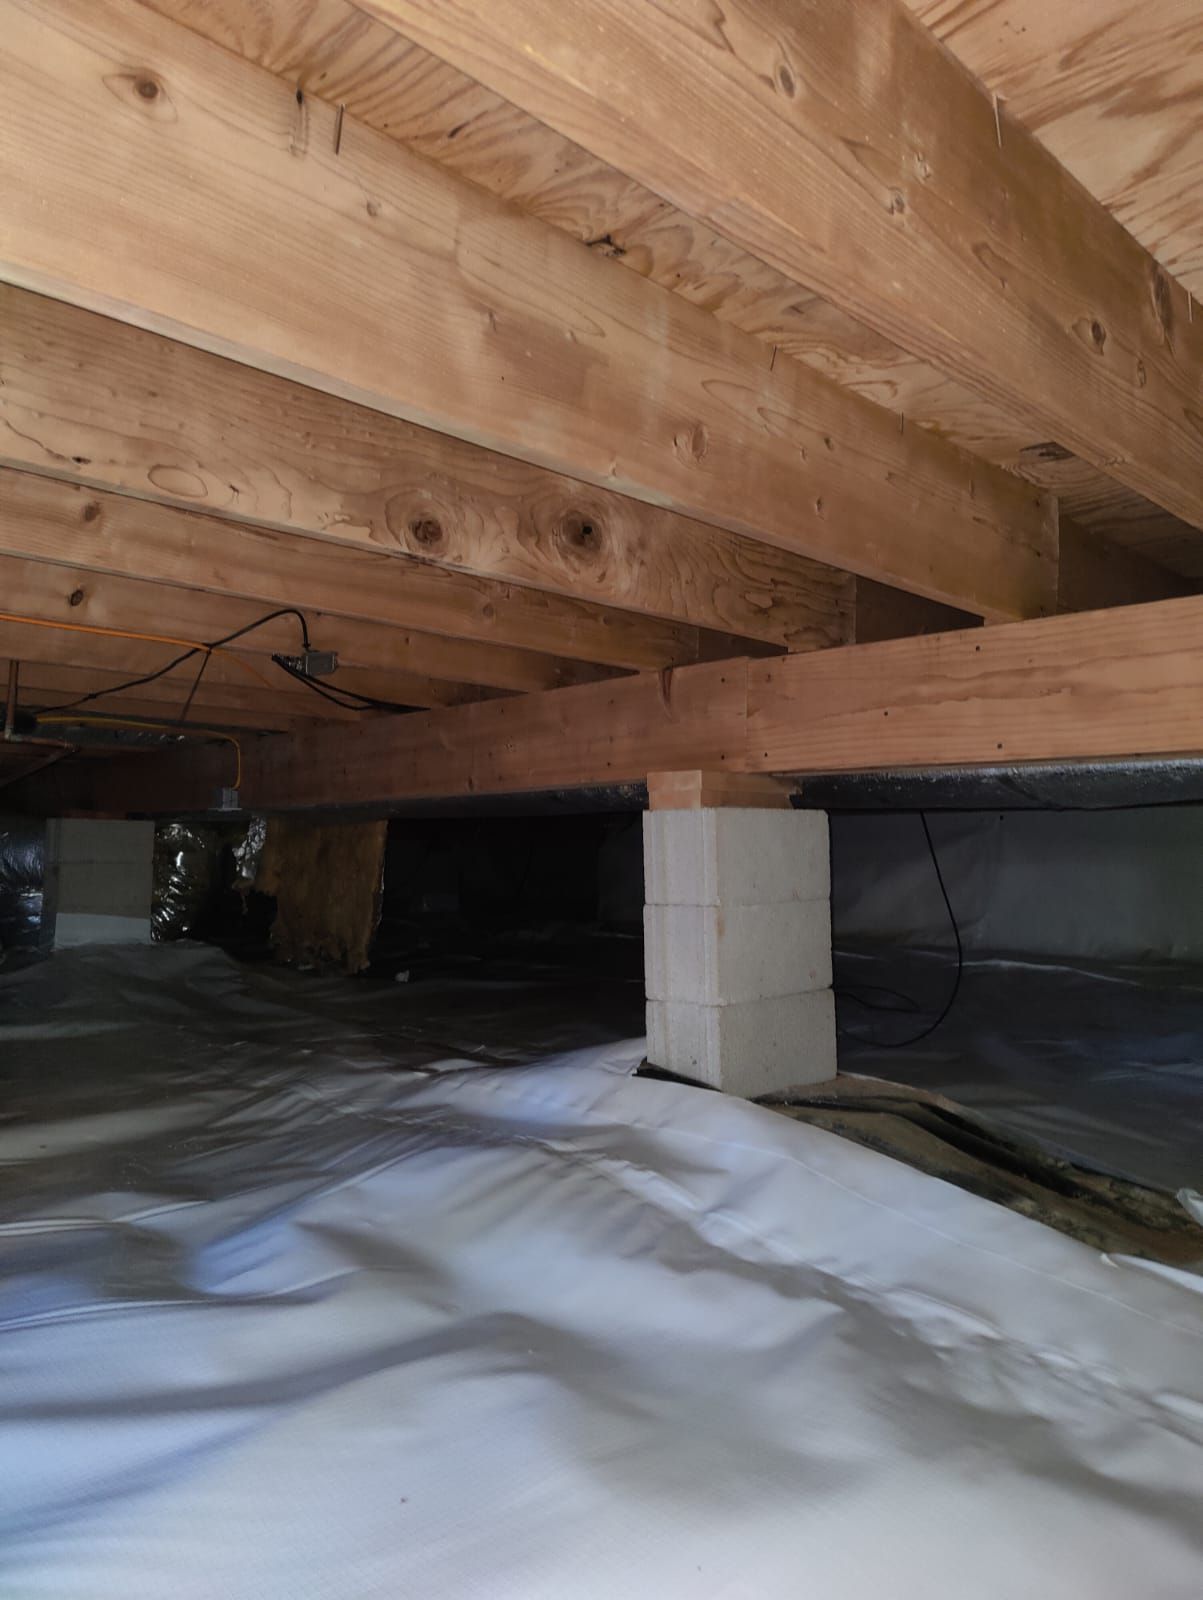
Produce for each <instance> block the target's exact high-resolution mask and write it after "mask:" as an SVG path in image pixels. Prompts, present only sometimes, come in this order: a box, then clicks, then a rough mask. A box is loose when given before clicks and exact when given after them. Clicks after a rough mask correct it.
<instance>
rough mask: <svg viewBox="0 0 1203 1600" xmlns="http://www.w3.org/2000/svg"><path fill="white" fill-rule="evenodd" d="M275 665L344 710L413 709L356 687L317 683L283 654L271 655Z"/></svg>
mask: <svg viewBox="0 0 1203 1600" xmlns="http://www.w3.org/2000/svg"><path fill="white" fill-rule="evenodd" d="M272 660H273V661H274V662H275V663H276V665H277V666H278V667H279V668H280V669H281V670H282V671H283V672H286V673H287V674H288V676H289V677H290V678H295V679H296V681H297V682H298V683H303V684H304V685H305V687H306V688H307V689H312V690H313V692H314V694H320V695H321V697H322V699H323V700H329V701H331V702H332V703H333V704H334V705H336V706H341V707H342V708H343V710H344V711H413V710H414V709H415V708H414V707H413V706H407V705H402V704H401V703H400V702H399V701H396V700H377V699H376V698H375V696H374V695H370V694H360V693H359V691H358V690H357V689H343V688H340V687H339V685H338V684H333V683H318V681H317V680H316V678H311V677H309V675H308V674H307V673H304V672H300V671H298V670H297V668H296V667H294V666H293V664H292V663H291V661H289V660H287V659H286V657H284V656H277V655H274V656H272Z"/></svg>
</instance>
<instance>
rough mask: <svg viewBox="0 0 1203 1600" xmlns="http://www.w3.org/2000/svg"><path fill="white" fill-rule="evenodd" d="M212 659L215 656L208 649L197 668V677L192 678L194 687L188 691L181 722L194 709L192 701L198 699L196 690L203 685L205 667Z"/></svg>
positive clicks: (184, 720)
mask: <svg viewBox="0 0 1203 1600" xmlns="http://www.w3.org/2000/svg"><path fill="white" fill-rule="evenodd" d="M212 659H213V657H212V655H211V653H210V652H209V651H208V650H206V651H205V653H204V655H202V656H201V664H200V666H199V667H198V668H197V669H196V677H195V678H193V680H192V687H191V689H189V691H188V698H187V700H185V701H184V709H183V710H182V711H181V712H180V721H181V722H187V720H188V713H189V712H190V711H191V710H192V702H193V701H194V700H195V699H196V691H197V690H198V689H199V688H200V686H201V679H202V678H203V677H204V675H205V668H206V667H207V666H208V665H209V662H210V661H211V660H212Z"/></svg>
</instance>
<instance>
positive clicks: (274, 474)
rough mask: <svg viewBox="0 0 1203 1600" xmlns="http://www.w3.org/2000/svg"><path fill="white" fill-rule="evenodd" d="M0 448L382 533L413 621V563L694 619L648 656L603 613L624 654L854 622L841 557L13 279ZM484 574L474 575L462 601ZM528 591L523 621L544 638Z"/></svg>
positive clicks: (379, 569)
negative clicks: (390, 411)
mask: <svg viewBox="0 0 1203 1600" xmlns="http://www.w3.org/2000/svg"><path fill="white" fill-rule="evenodd" d="M0 461H3V462H5V463H6V464H7V465H9V466H16V467H28V468H32V469H33V470H34V471H37V472H43V473H50V474H52V475H54V476H56V477H62V478H68V479H71V480H74V481H77V482H82V483H88V484H92V485H95V486H97V487H100V488H108V489H116V490H120V491H122V492H124V493H127V494H134V495H138V496H141V497H142V498H144V499H147V500H155V501H161V502H165V503H170V504H175V505H178V506H184V507H186V508H187V509H189V510H191V511H206V512H212V513H214V514H216V515H218V516H222V517H233V518H235V519H237V520H240V521H246V522H253V523H256V524H259V525H261V526H267V527H269V528H273V529H281V530H287V531H291V532H294V533H304V534H312V535H315V536H317V537H319V538H321V539H323V540H329V541H332V542H334V543H335V544H337V545H339V546H346V545H350V546H352V547H354V548H355V549H357V550H360V551H365V550H366V551H371V552H372V553H373V554H374V555H375V557H376V560H375V562H374V563H372V564H371V567H372V577H371V579H370V581H369V582H368V583H367V584H366V585H365V586H364V587H365V588H366V590H367V593H368V594H370V595H375V596H376V607H377V609H375V610H370V611H368V612H366V613H363V612H362V607H363V604H364V602H363V600H362V599H360V601H359V602H358V603H359V606H360V611H361V614H366V615H371V616H376V617H377V618H378V619H379V620H382V621H391V620H397V619H395V618H392V617H389V616H387V615H385V616H382V615H381V613H380V611H379V605H380V597H381V595H382V594H383V595H385V596H388V595H390V594H396V593H400V594H402V595H404V597H405V599H404V615H403V617H402V618H401V619H400V620H402V621H403V622H404V623H405V624H406V625H416V626H421V622H420V621H419V620H418V618H419V617H421V616H422V615H424V612H423V611H422V610H421V609H420V604H419V608H418V610H417V613H416V615H415V600H414V598H413V596H412V595H411V594H410V590H411V589H412V588H413V587H414V585H415V584H416V585H418V586H419V588H420V586H421V585H422V582H423V573H422V572H421V571H419V570H418V564H419V563H421V564H422V566H423V567H424V568H426V569H428V570H429V569H437V568H442V569H448V570H449V571H452V572H457V573H471V574H473V575H475V576H477V577H482V578H493V579H498V580H501V581H502V582H505V583H511V582H512V583H517V584H522V585H526V586H529V587H531V588H535V589H540V590H545V591H547V592H548V593H551V594H557V595H568V596H572V597H579V598H581V599H584V600H588V601H593V602H597V603H599V604H601V605H604V606H606V607H607V608H608V607H612V606H621V607H624V608H629V609H630V610H632V611H638V612H643V613H646V614H648V615H649V616H654V617H658V618H666V619H668V620H669V621H673V622H679V623H683V624H685V625H686V626H685V629H684V631H683V633H682V634H681V635H680V636H677V635H674V633H673V631H672V630H671V629H663V628H658V627H656V628H649V629H647V630H646V633H647V639H646V642H645V643H644V644H643V646H642V649H641V651H640V652H639V653H640V656H641V658H640V659H638V660H632V659H630V657H631V654H632V646H631V645H630V644H629V643H627V642H626V641H627V639H628V636H630V635H632V634H634V633H635V631H636V630H635V626H634V624H633V623H632V622H631V621H630V620H629V619H628V620H627V621H626V622H625V624H624V626H623V627H622V628H616V627H613V626H612V627H611V628H610V629H609V630H608V631H609V635H610V636H611V637H610V638H607V639H606V640H605V641H604V648H608V649H609V650H610V651H611V652H613V650H614V649H615V644H614V642H613V637H614V636H617V638H618V640H619V641H620V642H619V645H618V648H619V649H621V650H623V651H625V657H624V658H620V659H619V660H618V661H617V662H616V664H617V665H622V666H634V667H640V666H643V667H646V666H666V665H670V664H672V663H673V662H674V661H675V662H684V661H686V660H696V659H698V655H699V651H698V650H697V649H696V648H693V649H692V653H688V650H689V646H690V645H691V644H692V643H693V641H694V637H695V636H694V635H693V632H692V630H693V629H695V628H703V629H712V630H718V631H719V632H721V633H727V634H733V635H738V636H740V638H741V639H747V640H758V641H760V642H762V643H764V644H767V645H774V646H779V647H781V648H782V649H790V650H807V649H815V648H822V647H825V646H827V645H831V644H840V643H843V642H845V640H846V639H847V637H848V617H847V597H848V592H849V589H850V586H851V583H852V579H851V578H850V577H849V576H848V575H847V574H845V573H842V572H836V571H835V570H834V569H832V568H830V567H824V566H821V565H819V564H818V563H817V562H813V561H807V560H806V559H805V558H804V557H802V556H797V555H793V554H791V553H790V552H789V551H784V550H777V549H774V548H771V547H770V546H768V545H764V544H758V543H756V542H754V541H753V540H751V539H744V538H741V537H739V536H738V535H736V534H731V533H727V532H725V531H724V530H722V529H719V528H711V527H708V526H706V525H705V524H704V523H700V522H695V521H691V520H690V519H688V518H686V517H681V516H678V515H676V514H675V513H674V512H672V511H665V510H662V509H660V508H659V507H656V506H649V505H645V504H643V503H642V502H641V501H638V500H632V499H630V498H629V497H627V496H625V495H618V494H614V493H613V492H612V491H610V490H607V489H599V488H597V487H595V486H593V485H589V484H583V483H579V482H576V481H575V480H573V479H571V478H565V477H562V476H560V475H559V474H556V473H553V472H547V471H545V470H543V469H542V468H539V467H531V466H528V465H527V464H526V463H525V462H521V461H515V460H513V459H511V458H509V457H507V456H501V455H497V454H495V453H493V452H491V451H485V450H481V449H479V448H478V447H477V446H475V445H471V444H464V443H463V442H462V441H460V440H458V439H452V438H448V437H447V436H446V435H445V434H438V433H432V432H430V431H429V430H428V429H425V428H416V427H414V426H413V424H412V423H408V422H403V421H400V420H399V419H397V418H395V417H390V416H383V415H381V413H380V412H377V411H369V410H367V409H365V408H364V407H362V406H354V405H350V404H349V403H348V402H347V401H345V400H340V399H338V398H337V397H336V396H334V395H328V394H323V393H320V392H319V391H317V390H314V389H307V388H303V387H302V386H301V385H299V384H295V383H289V382H288V381H287V380H286V379H283V378H277V377H275V376H273V375H272V374H271V373H266V372H258V371H255V370H254V369H252V368H249V367H244V366H240V365H239V364H238V363H237V362H233V361H226V360H223V359H222V358H221V357H219V356H212V355H210V354H208V352H206V351H203V350H194V349H191V348H189V347H188V346H186V345H181V344H177V343H175V342H174V341H172V340H169V339H163V338H160V337H159V336H158V335H157V334H153V333H147V332H145V331H144V330H142V329H140V328H132V327H128V326H127V325H126V324H124V323H121V322H116V321H114V320H113V319H112V318H109V317H100V316H97V315H95V314H94V313H92V312H88V311H81V310H80V309H79V308H78V307H75V306H70V305H64V304H62V303H61V302H59V301H56V300H48V299H46V298H45V297H44V296H41V295H35V294H29V293H27V292H25V291H24V290H21V289H14V288H12V287H11V286H9V285H0ZM276 543H278V541H277V542H276ZM293 548H294V549H295V546H294V547H293ZM385 555H392V556H394V557H401V558H402V559H401V560H400V561H399V563H398V564H397V565H396V566H394V567H392V568H391V569H390V568H389V567H388V566H387V565H386V564H385V562H384V560H383V559H382V557H383V556H385ZM214 565H215V566H217V567H218V568H219V569H220V568H221V565H222V564H221V562H220V561H217V562H215V563H214ZM275 565H276V566H277V570H278V563H276V564H275ZM226 570H227V571H231V570H237V569H233V568H229V567H227V568H226ZM338 570H339V563H338V562H337V561H336V560H335V559H334V557H333V554H331V556H330V559H329V561H328V562H327V564H326V571H327V572H337V571H338ZM390 577H391V578H392V579H393V580H395V581H393V582H391V583H390V582H388V581H387V580H388V579H389V578H390ZM442 587H443V592H445V593H450V594H454V593H455V592H456V591H455V586H454V585H453V584H451V583H449V582H446V581H444V583H443V586H442ZM480 587H481V586H480V585H465V586H463V591H462V592H463V593H464V597H465V606H466V608H471V607H472V605H473V601H474V599H475V596H476V594H477V592H478V591H479V589H480ZM505 593H506V591H505V590H501V589H499V591H498V598H497V599H496V600H495V602H494V604H495V609H496V608H497V607H498V606H500V605H501V604H503V603H504V596H505ZM418 598H419V602H420V600H421V595H419V597H418ZM328 609H331V610H337V609H339V608H338V606H336V605H335V604H333V602H331V603H330V604H329V606H328ZM534 609H535V607H534V605H533V604H530V605H528V606H527V608H526V612H525V614H524V616H523V617H522V618H521V619H520V621H521V626H522V630H523V637H524V638H525V639H527V640H529V642H530V643H531V644H534V645H535V646H536V648H537V647H538V640H539V639H540V637H541V635H540V633H539V632H538V630H537V628H536V623H537V621H538V618H537V617H535V616H532V615H531V613H532V612H533V611H534ZM569 609H570V608H564V607H559V608H557V607H555V606H552V605H549V606H547V610H548V611H549V613H550V614H551V616H552V618H553V620H554V619H555V618H556V617H557V616H559V615H560V614H562V613H563V612H564V611H566V610H569ZM611 616H612V613H611V612H610V611H609V610H607V611H606V612H604V613H602V614H601V617H600V618H599V623H604V622H605V620H606V619H608V618H610V617H611ZM582 631H583V632H587V630H586V629H582ZM597 631H598V632H599V633H602V632H605V630H604V629H603V628H602V627H601V626H599V628H598V630H597ZM551 648H553V649H555V650H561V649H562V642H557V643H555V644H554V645H552V646H551ZM597 648H598V647H597V646H594V654H593V655H592V656H591V657H590V659H598V656H597V653H596V652H597ZM701 653H702V654H703V655H704V654H705V652H704V651H703V652H701ZM725 653H727V654H732V653H736V654H737V653H739V651H738V650H736V651H731V650H728V651H726V652H725ZM602 659H605V658H604V657H603V658H602ZM565 681H566V680H565ZM520 687H523V688H530V687H533V685H531V684H523V685H520ZM541 687H544V688H546V687H550V685H549V684H543V685H541Z"/></svg>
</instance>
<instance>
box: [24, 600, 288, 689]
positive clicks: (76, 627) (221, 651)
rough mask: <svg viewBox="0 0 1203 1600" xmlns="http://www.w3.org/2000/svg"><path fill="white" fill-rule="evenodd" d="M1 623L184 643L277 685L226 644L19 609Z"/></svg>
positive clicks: (153, 642)
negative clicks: (52, 618) (48, 617)
mask: <svg viewBox="0 0 1203 1600" xmlns="http://www.w3.org/2000/svg"><path fill="white" fill-rule="evenodd" d="M0 622H20V623H24V624H25V625H26V626H27V627H30V628H62V629H63V630H64V631H65V632H67V633H92V634H100V635H101V636H102V637H103V638H106V639H140V640H141V641H142V642H143V643H144V644H174V645H183V646H184V647H185V648H186V649H188V650H203V651H204V652H205V654H206V655H207V656H212V655H223V656H229V658H230V660H231V661H233V662H234V664H235V665H236V666H239V667H241V668H242V670H243V671H244V672H249V673H250V675H251V677H252V678H256V679H258V681H259V682H260V683H262V684H266V685H267V687H268V688H269V689H275V688H278V687H279V686H278V684H276V683H273V682H272V680H271V679H270V678H269V677H268V676H267V675H266V674H265V673H262V672H260V671H259V669H258V667H253V666H252V665H251V664H250V662H249V661H244V660H243V659H242V657H241V656H240V655H238V654H237V653H236V652H235V651H233V650H227V649H226V647H225V646H224V645H220V644H205V642H204V641H203V640H202V639H176V638H174V637H173V636H172V635H171V634H167V633H134V632H132V631H131V630H130V629H128V628H99V627H96V626H94V625H93V624H92V623H88V622H49V621H47V620H46V618H44V617H26V616H23V615H21V614H20V613H19V612H16V611H0Z"/></svg>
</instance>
